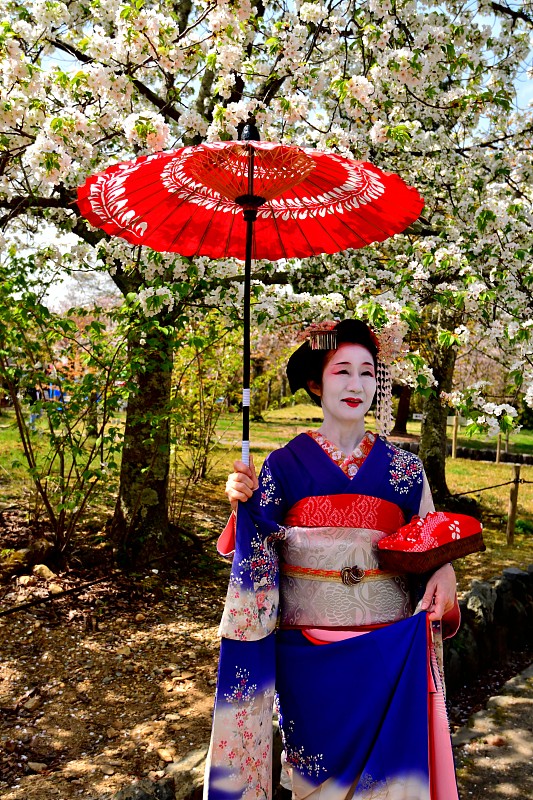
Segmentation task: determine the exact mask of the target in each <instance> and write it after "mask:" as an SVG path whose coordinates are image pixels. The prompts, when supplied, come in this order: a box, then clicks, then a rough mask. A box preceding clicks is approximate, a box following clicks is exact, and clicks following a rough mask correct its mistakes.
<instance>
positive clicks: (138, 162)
mask: <svg viewBox="0 0 533 800" xmlns="http://www.w3.org/2000/svg"><path fill="white" fill-rule="evenodd" d="M243 139H246V141H239V142H208V143H204V144H200V145H197V146H195V147H183V148H181V149H180V150H174V151H172V152H168V153H154V154H153V155H148V156H140V157H139V158H137V159H135V161H131V162H128V163H121V164H115V165H114V166H112V167H109V168H108V169H107V170H106V171H105V172H103V173H100V174H99V175H93V176H91V177H90V178H88V179H87V181H86V182H85V184H84V186H82V187H80V188H79V189H78V206H79V209H80V211H81V213H82V214H83V215H84V216H85V217H86V218H87V219H88V220H89V222H91V223H92V224H93V225H95V226H97V227H99V228H102V229H103V230H105V231H107V233H109V234H112V235H114V236H121V237H122V238H123V239H126V241H128V242H130V243H131V244H134V245H145V246H147V247H151V248H152V249H153V250H158V251H161V252H170V253H180V255H183V256H190V257H192V256H208V257H210V258H213V259H216V258H225V257H228V256H233V257H235V258H240V259H243V260H244V262H245V270H244V279H245V280H244V299H245V302H244V348H243V349H244V355H243V446H242V460H243V461H244V462H245V463H249V406H250V388H249V387H250V276H251V262H252V258H261V259H268V260H270V261H275V260H277V259H280V258H305V257H307V256H313V255H319V254H320V253H337V252H339V251H341V250H345V249H347V248H359V247H364V246H365V245H367V244H370V243H371V242H382V241H383V240H384V239H387V238H388V237H389V236H393V235H394V234H395V233H400V232H401V231H403V230H405V228H407V226H408V225H410V224H411V223H412V222H414V220H415V219H417V218H418V216H419V215H420V212H421V211H422V208H423V206H424V201H423V200H422V198H421V197H420V195H419V194H418V192H417V191H416V189H413V188H412V187H410V186H407V184H405V183H404V181H403V180H402V179H401V178H400V177H399V176H398V175H395V174H390V173H386V172H383V171H382V170H380V169H378V168H377V167H375V166H373V165H372V164H369V163H366V162H361V161H353V160H352V159H349V158H344V157H343V156H339V155H336V154H333V153H323V152H320V151H318V150H313V149H310V148H304V147H296V146H291V145H284V144H275V143H273V142H260V141H259V134H258V132H257V129H256V128H255V126H254V125H250V124H249V125H247V126H245V130H244V133H243Z"/></svg>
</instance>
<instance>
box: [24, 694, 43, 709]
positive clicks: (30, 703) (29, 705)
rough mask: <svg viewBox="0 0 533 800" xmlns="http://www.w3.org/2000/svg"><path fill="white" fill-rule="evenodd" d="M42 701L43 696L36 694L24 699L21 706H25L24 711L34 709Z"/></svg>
mask: <svg viewBox="0 0 533 800" xmlns="http://www.w3.org/2000/svg"><path fill="white" fill-rule="evenodd" d="M42 702H43V698H42V697H40V696H39V695H38V694H36V695H35V696H34V697H30V699H29V700H26V702H25V703H24V706H23V708H25V709H26V711H36V710H37V709H38V708H39V706H40V705H41V703H42Z"/></svg>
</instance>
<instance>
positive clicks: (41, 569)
mask: <svg viewBox="0 0 533 800" xmlns="http://www.w3.org/2000/svg"><path fill="white" fill-rule="evenodd" d="M32 571H33V574H34V575H37V577H38V578H44V580H45V581H50V580H52V578H55V577H56V574H55V572H52V570H51V569H50V568H49V567H47V566H46V564H36V565H35V566H34V568H33V570H32Z"/></svg>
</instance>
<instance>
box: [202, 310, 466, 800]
mask: <svg viewBox="0 0 533 800" xmlns="http://www.w3.org/2000/svg"><path fill="white" fill-rule="evenodd" d="M330 334H331V336H332V337H333V338H332V340H331V341H327V342H326V347H327V348H328V349H314V348H313V347H312V346H311V345H310V344H309V343H308V342H306V343H304V344H303V345H302V346H301V347H300V348H299V349H298V350H297V351H296V352H295V353H294V354H293V355H292V356H291V358H290V360H289V363H288V367H287V375H288V378H289V383H290V386H291V390H292V391H293V392H294V391H296V390H297V389H298V388H305V389H306V390H307V391H308V393H309V395H310V396H311V398H312V399H313V400H314V401H315V402H317V403H318V404H319V405H321V406H322V410H323V415H324V421H323V424H322V425H321V427H320V428H319V430H318V431H309V432H308V433H304V434H300V435H299V436H297V437H296V438H295V439H293V440H292V441H291V442H289V444H288V445H286V446H285V447H284V448H281V449H280V450H277V451H275V452H274V453H271V454H270V456H269V457H268V458H267V459H266V461H265V464H264V465H263V468H262V470H261V475H260V477H259V480H258V479H257V478H256V475H255V471H254V468H253V464H252V465H251V466H250V467H246V466H245V465H244V464H242V463H241V462H236V463H235V472H234V473H233V474H232V475H230V477H229V479H228V483H227V489H226V491H227V495H228V497H229V499H230V501H231V504H232V506H233V509H234V512H237V507H238V513H237V514H235V513H234V514H233V515H232V518H231V519H230V523H229V524H228V526H227V528H226V530H225V531H224V534H223V535H222V537H221V539H220V541H219V550H220V551H221V552H222V553H223V554H225V555H231V554H234V555H233V566H232V575H231V579H230V585H229V589H228V598H227V602H226V608H225V612H224V616H223V619H222V623H221V634H222V637H223V639H222V647H221V661H220V669H219V684H218V692H217V700H216V707H215V716H214V725H213V738H212V743H211V765H210V769H209V770H208V776H207V781H206V786H207V792H208V794H209V797H210V798H214V797H218V796H220V797H221V798H222V797H224V798H230V797H231V798H237V797H246V798H248V797H250V798H251V797H264V798H268V797H270V794H271V788H270V769H271V767H270V748H271V743H270V739H269V737H270V730H271V720H270V716H271V708H272V699H273V696H274V687H275V691H276V693H277V696H278V703H279V712H280V719H281V725H282V731H283V741H284V747H285V751H286V758H287V762H288V764H289V765H290V767H291V768H292V792H293V797H294V798H297V799H298V800H300V799H301V800H303V798H318V797H319V796H320V798H321V800H324V798H327V799H328V800H344V798H346V800H348V798H351V797H354V798H364V800H370V798H373V799H375V798H379V800H454V798H456V797H457V790H456V786H455V778H454V772H453V760H452V757H451V747H450V741H449V735H447V724H446V719H445V710H444V699H443V694H442V686H441V683H440V678H439V675H438V670H437V669H436V662H435V659H434V658H431V657H430V656H431V653H432V648H431V631H430V623H431V622H432V621H437V620H441V619H442V618H446V617H447V618H450V621H451V623H452V626H453V624H455V622H456V619H455V620H454V619H453V617H454V611H456V602H455V576H454V572H453V568H452V567H451V565H446V566H445V567H442V568H441V569H439V570H437V571H436V572H435V573H434V574H433V575H431V576H430V577H429V579H428V580H427V585H426V587H425V591H424V592H423V596H422V600H421V602H420V604H419V607H420V610H423V611H426V612H427V613H425V614H418V615H416V616H413V610H414V601H413V587H411V586H410V585H409V582H408V580H407V578H406V576H404V575H398V574H393V573H391V572H386V571H384V570H381V569H380V568H379V563H378V559H377V547H376V545H377V542H378V541H379V539H380V538H382V537H383V536H385V535H387V534H388V533H392V532H394V531H395V530H397V528H398V527H400V526H401V525H403V524H404V523H405V522H408V521H409V520H410V519H411V518H412V517H413V516H414V515H417V514H419V515H421V516H424V515H425V514H426V513H427V512H429V511H432V510H433V504H432V500H431V494H430V491H429V487H428V484H427V480H426V478H425V475H424V472H423V468H422V465H421V463H420V461H419V460H418V458H416V457H415V456H413V455H411V454H410V453H407V452H405V451H403V450H399V449H398V448H395V447H393V446H392V445H390V444H388V443H387V442H386V441H385V440H384V439H382V438H379V437H378V436H376V435H375V434H372V433H369V432H365V427H364V417H365V414H366V412H367V411H368V410H369V408H370V406H371V404H372V401H373V399H374V395H375V393H376V376H377V374H378V370H379V372H380V374H383V359H382V358H381V359H380V353H379V342H378V341H377V339H376V337H375V335H374V334H373V333H372V331H371V330H370V329H369V328H368V327H367V326H366V325H365V324H364V323H362V322H359V321H357V320H345V321H343V322H341V323H338V324H337V325H336V326H335V327H334V329H333V331H330V332H329V333H328V338H329V336H330ZM278 554H279V557H280V560H281V566H280V568H279V570H278ZM278 589H279V594H280V595H281V599H280V603H279V629H278V630H277V631H276V632H275V633H274V628H275V626H276V621H277V619H278ZM455 616H456V614H455Z"/></svg>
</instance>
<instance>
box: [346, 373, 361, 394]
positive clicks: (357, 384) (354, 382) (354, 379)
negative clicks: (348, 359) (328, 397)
mask: <svg viewBox="0 0 533 800" xmlns="http://www.w3.org/2000/svg"><path fill="white" fill-rule="evenodd" d="M346 388H347V389H348V391H349V392H356V393H361V392H362V391H363V381H362V378H361V376H360V375H359V373H358V372H355V373H353V374H352V375H351V376H350V380H349V381H348V386H347V387H346Z"/></svg>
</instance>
